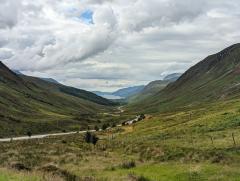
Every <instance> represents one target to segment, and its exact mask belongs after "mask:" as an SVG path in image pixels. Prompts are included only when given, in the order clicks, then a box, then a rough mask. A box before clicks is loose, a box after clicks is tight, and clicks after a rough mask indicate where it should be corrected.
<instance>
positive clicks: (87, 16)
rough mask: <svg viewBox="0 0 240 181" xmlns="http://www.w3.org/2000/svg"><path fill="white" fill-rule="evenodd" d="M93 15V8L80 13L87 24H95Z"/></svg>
mask: <svg viewBox="0 0 240 181" xmlns="http://www.w3.org/2000/svg"><path fill="white" fill-rule="evenodd" d="M92 16H93V11H91V10H89V9H88V10H86V11H84V12H83V13H82V14H81V15H80V17H79V18H80V19H81V20H82V21H83V22H85V23H87V24H93V18H92Z"/></svg>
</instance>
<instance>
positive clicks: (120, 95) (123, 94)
mask: <svg viewBox="0 0 240 181" xmlns="http://www.w3.org/2000/svg"><path fill="white" fill-rule="evenodd" d="M143 89H144V85H140V86H133V87H127V88H123V89H119V90H117V91H115V92H101V91H94V92H93V93H95V94H97V95H99V96H102V97H104V98H107V99H125V98H128V97H130V96H133V95H135V94H138V93H139V92H141V91H142V90H143Z"/></svg>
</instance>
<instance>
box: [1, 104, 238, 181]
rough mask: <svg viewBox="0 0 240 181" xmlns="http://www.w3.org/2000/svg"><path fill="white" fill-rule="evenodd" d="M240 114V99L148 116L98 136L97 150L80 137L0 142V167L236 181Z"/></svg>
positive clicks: (83, 175)
mask: <svg viewBox="0 0 240 181" xmlns="http://www.w3.org/2000/svg"><path fill="white" fill-rule="evenodd" d="M239 110H240V102H239V100H232V101H222V102H220V101H219V102H218V103H213V104H208V105H205V106H204V107H200V106H199V107H188V108H185V110H181V111H175V112H165V113H162V114H158V115H152V116H151V117H150V116H148V118H147V119H145V120H144V121H141V122H139V123H137V124H134V125H131V126H125V127H121V128H118V127H116V128H113V129H112V130H108V131H104V132H99V133H98V134H97V135H98V137H99V138H100V140H99V142H98V143H97V145H96V146H93V145H90V144H87V143H85V142H84V139H83V135H81V134H74V135H67V136H61V137H50V138H44V139H41V140H26V141H17V142H12V143H2V144H0V152H1V155H0V164H1V167H5V168H11V165H12V164H14V163H22V164H24V165H26V166H28V167H29V168H30V169H31V171H30V173H34V172H36V171H39V172H40V173H42V169H43V168H45V167H46V166H49V165H54V168H55V169H53V170H51V171H50V172H49V174H54V173H55V174H57V175H58V176H60V177H63V178H65V177H66V175H70V176H71V177H74V178H76V180H77V179H82V180H84V179H90V178H92V179H93V178H94V179H95V180H114V181H115V180H117V181H118V180H119V181H121V180H153V181H156V180H160V181H165V180H166V181H168V180H173V181H174V180H189V181H190V180H223V181H224V180H230V181H231V180H234V181H235V180H236V181H237V180H239V178H240V170H239V169H238V168H239V167H240V165H239V163H240V151H239V150H240V149H239V148H240V133H239V128H240V125H239V118H240V111H239ZM117 119H120V118H119V117H117ZM115 121H116V120H115ZM232 133H233V134H234V139H235V142H236V145H235V144H234V142H233V137H232ZM133 163H134V164H133ZM123 165H124V166H123ZM63 173H64V174H63ZM64 175H65V176H64Z"/></svg>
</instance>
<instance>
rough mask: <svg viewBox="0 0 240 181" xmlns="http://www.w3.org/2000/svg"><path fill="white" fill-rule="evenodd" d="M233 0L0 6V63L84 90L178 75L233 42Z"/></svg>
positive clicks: (238, 24)
mask: <svg viewBox="0 0 240 181" xmlns="http://www.w3.org/2000/svg"><path fill="white" fill-rule="evenodd" d="M239 8H240V1H238V0H228V1H225V0H211V1H209V0H198V1H195V0H185V1H179V0H148V1H146V0H85V1H80V0H54V1H52V0H34V1H32V0H17V1H16V0H0V60H1V61H3V62H4V63H6V64H7V65H8V66H9V67H11V68H12V69H17V70H20V71H23V72H24V73H26V74H30V75H35V76H46V77H52V78H55V79H56V80H58V81H60V82H62V83H65V84H67V85H71V86H76V87H79V88H83V89H87V90H105V91H106V90H115V89H118V88H122V87H127V86H131V85H140V84H145V83H147V82H149V81H151V80H156V79H160V78H161V77H162V76H164V75H165V74H168V73H172V72H183V71H185V70H186V69H187V68H189V67H190V66H191V65H193V64H194V63H196V62H198V61H200V60H201V59H202V58H204V57H205V56H207V55H208V54H211V53H215V52H216V51H219V50H221V49H223V48H224V47H227V46H229V45H231V44H233V43H237V42H238V41H239V39H240V32H239V29H240V13H239Z"/></svg>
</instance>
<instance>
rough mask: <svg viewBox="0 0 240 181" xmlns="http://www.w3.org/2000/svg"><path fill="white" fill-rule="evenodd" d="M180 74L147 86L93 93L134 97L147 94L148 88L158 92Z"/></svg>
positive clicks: (124, 97) (125, 97)
mask: <svg viewBox="0 0 240 181" xmlns="http://www.w3.org/2000/svg"><path fill="white" fill-rule="evenodd" d="M180 75H181V73H173V74H169V75H167V76H166V77H164V79H163V80H156V81H153V82H150V83H149V84H148V85H146V86H145V85H140V86H132V87H127V88H122V89H119V90H117V91H114V92H101V91H93V93H95V94H97V95H99V96H102V97H104V98H106V99H132V98H133V97H135V96H137V95H138V94H140V93H142V92H143V94H145V92H146V91H147V90H148V89H155V91H154V92H157V90H161V89H162V88H164V87H165V86H166V85H167V84H168V83H170V82H173V81H175V80H177V79H178V78H179V77H180ZM150 87H151V88H150ZM158 88H159V89H158ZM151 91H152V90H151Z"/></svg>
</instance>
